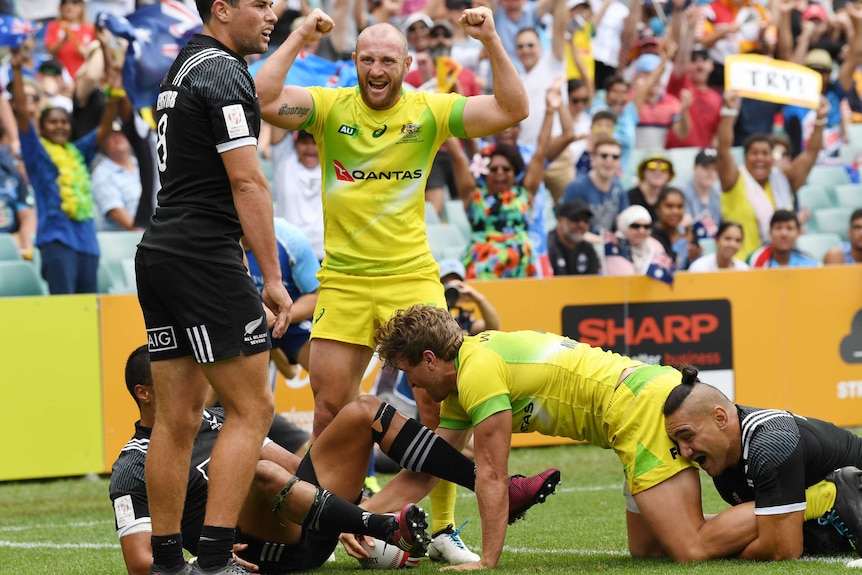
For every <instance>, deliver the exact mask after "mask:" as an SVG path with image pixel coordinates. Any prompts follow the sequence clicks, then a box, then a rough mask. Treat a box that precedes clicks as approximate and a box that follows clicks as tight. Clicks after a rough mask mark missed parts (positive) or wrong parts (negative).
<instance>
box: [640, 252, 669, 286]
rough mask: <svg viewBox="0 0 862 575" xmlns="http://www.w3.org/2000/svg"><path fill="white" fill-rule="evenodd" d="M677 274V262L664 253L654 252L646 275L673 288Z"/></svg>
mask: <svg viewBox="0 0 862 575" xmlns="http://www.w3.org/2000/svg"><path fill="white" fill-rule="evenodd" d="M675 272H676V262H675V261H673V259H671V258H670V257H669V256H668V255H667V254H666V253H664V251H658V252H653V255H652V260H651V261H650V263H649V266H648V267H647V270H646V275H647V276H648V277H651V278H653V279H657V280H659V281H663V282H664V283H666V284H668V285H670V286H672V285H673V275H674V273H675Z"/></svg>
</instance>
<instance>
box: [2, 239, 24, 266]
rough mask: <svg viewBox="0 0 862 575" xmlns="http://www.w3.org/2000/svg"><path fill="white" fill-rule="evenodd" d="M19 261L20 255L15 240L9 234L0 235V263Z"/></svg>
mask: <svg viewBox="0 0 862 575" xmlns="http://www.w3.org/2000/svg"><path fill="white" fill-rule="evenodd" d="M20 259H21V253H20V252H19V251H18V244H16V243H15V238H13V237H12V236H11V235H9V234H0V261H18V260H20Z"/></svg>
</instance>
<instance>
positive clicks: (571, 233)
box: [548, 200, 599, 276]
mask: <svg viewBox="0 0 862 575" xmlns="http://www.w3.org/2000/svg"><path fill="white" fill-rule="evenodd" d="M556 212H557V227H556V228H555V229H554V230H552V231H551V232H549V233H548V258H549V259H550V262H551V268H552V269H553V270H554V275H555V276H573V275H588V274H597V273H599V257H598V255H597V254H596V250H595V248H593V245H592V244H591V243H590V242H588V241H587V240H586V239H585V237H586V235H587V234H588V233H589V230H590V219H592V217H593V212H592V211H590V206H588V205H587V204H586V203H585V202H583V201H581V200H572V201H570V202H566V203H564V204H560V206H558V207H557V210H556Z"/></svg>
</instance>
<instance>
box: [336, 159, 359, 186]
mask: <svg viewBox="0 0 862 575" xmlns="http://www.w3.org/2000/svg"><path fill="white" fill-rule="evenodd" d="M332 165H333V166H335V177H336V178H337V179H339V180H341V181H342V182H355V181H356V180H354V179H353V176H351V175H350V172H348V171H347V168H345V167H344V164H342V163H341V162H339V161H338V160H332Z"/></svg>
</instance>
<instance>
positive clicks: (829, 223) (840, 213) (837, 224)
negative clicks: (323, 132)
mask: <svg viewBox="0 0 862 575" xmlns="http://www.w3.org/2000/svg"><path fill="white" fill-rule="evenodd" d="M852 213H853V208H820V209H819V210H814V213H813V215H812V219H813V220H814V224H815V226H816V227H817V231H818V232H820V233H822V234H823V233H826V234H830V233H831V234H838V235H839V236H840V237H841V239H842V240H847V231H848V230H849V228H850V214H852Z"/></svg>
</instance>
